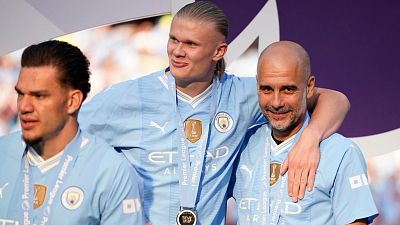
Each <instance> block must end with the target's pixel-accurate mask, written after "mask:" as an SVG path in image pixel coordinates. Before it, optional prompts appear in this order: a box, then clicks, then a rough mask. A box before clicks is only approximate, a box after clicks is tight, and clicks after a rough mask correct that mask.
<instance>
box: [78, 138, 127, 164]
mask: <svg viewBox="0 0 400 225" xmlns="http://www.w3.org/2000/svg"><path fill="white" fill-rule="evenodd" d="M85 143H86V146H83V147H82V145H84V144H85ZM81 147H82V151H81V154H80V155H81V156H82V157H83V159H84V160H88V161H91V163H94V164H97V165H101V168H100V167H98V169H102V170H108V169H111V168H122V167H129V168H130V167H131V166H130V164H129V162H128V161H127V159H126V158H125V156H123V154H122V153H121V152H117V151H116V150H115V149H114V148H113V147H111V146H110V145H109V144H108V143H106V142H105V140H103V139H102V138H100V137H98V136H94V135H92V134H90V133H88V132H86V131H82V143H81Z"/></svg>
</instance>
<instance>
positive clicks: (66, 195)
mask: <svg viewBox="0 0 400 225" xmlns="http://www.w3.org/2000/svg"><path fill="white" fill-rule="evenodd" d="M79 142H80V143H79ZM74 145H75V146H79V148H80V149H79V152H78V155H77V158H76V161H74V163H72V164H73V165H72V164H71V166H69V167H68V169H67V170H66V173H65V180H63V182H62V183H58V184H59V186H58V187H57V188H58V191H57V192H53V190H54V189H55V188H56V185H55V183H56V181H55V180H54V179H52V180H49V177H52V175H53V174H54V173H56V174H58V175H57V178H60V174H61V173H60V171H61V168H63V169H64V168H67V167H64V165H65V161H63V162H64V164H62V163H63V162H61V161H58V162H55V163H56V164H62V167H61V166H60V167H61V168H60V167H58V166H51V168H50V169H48V170H45V172H44V171H42V170H41V169H39V167H34V166H30V173H31V174H30V177H31V179H30V180H31V181H30V183H29V184H30V185H29V186H31V185H35V186H40V187H39V188H38V189H36V187H35V191H34V192H35V195H34V197H33V199H34V200H32V203H31V204H32V205H31V208H35V209H33V210H31V211H30V216H29V218H30V221H31V222H30V224H31V225H32V224H41V223H40V221H42V218H43V211H46V210H43V209H44V208H41V207H44V205H46V204H47V203H48V200H49V198H53V201H52V204H51V210H50V212H51V213H50V215H49V217H48V218H49V221H48V222H47V223H46V224H56V225H63V224H65V225H67V224H68V225H82V224H85V225H100V224H101V225H107V224H108V225H115V224H126V225H128V224H129V225H134V224H135V225H136V224H145V221H144V214H143V210H142V202H141V199H140V188H139V184H138V179H139V177H138V176H137V174H136V172H135V171H134V170H133V169H132V166H131V165H130V163H129V162H128V161H127V160H126V158H125V156H124V155H123V154H121V153H118V152H116V151H115V150H113V149H112V148H111V147H109V145H107V144H106V142H104V141H103V140H101V139H99V138H96V137H94V136H93V135H91V134H88V133H86V132H82V131H78V133H77V135H76V137H75V138H74V139H73V140H72V142H71V143H70V144H69V145H68V146H67V147H66V149H68V148H71V146H74ZM24 152H25V145H24V143H23V141H22V139H21V133H20V132H17V133H13V134H10V135H7V136H3V137H1V138H0V154H1V155H2V157H1V158H0V186H1V193H0V224H7V225H23V224H24V222H23V216H22V214H23V209H22V205H23V204H21V197H20V196H21V195H22V193H15V192H19V190H22V188H23V187H21V186H23V185H24V184H25V183H24V182H23V181H22V180H20V179H19V173H20V171H21V168H22V167H21V163H22V162H24V160H25V159H26V158H27V155H26V154H24ZM28 165H31V164H28ZM52 194H55V196H52ZM50 196H51V197H50ZM33 202H35V204H36V206H37V207H36V206H35V207H33V206H34V203H33ZM46 215H47V214H46Z"/></svg>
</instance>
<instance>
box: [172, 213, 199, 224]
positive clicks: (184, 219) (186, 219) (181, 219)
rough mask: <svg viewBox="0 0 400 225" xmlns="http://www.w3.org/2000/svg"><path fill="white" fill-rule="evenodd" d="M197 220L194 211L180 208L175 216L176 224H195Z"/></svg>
mask: <svg viewBox="0 0 400 225" xmlns="http://www.w3.org/2000/svg"><path fill="white" fill-rule="evenodd" d="M196 222H197V216H196V213H194V211H192V210H188V209H185V210H181V211H179V212H178V215H177V216H176V223H177V224H178V225H195V224H196Z"/></svg>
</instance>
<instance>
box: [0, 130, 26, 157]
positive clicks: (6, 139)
mask: <svg viewBox="0 0 400 225" xmlns="http://www.w3.org/2000/svg"><path fill="white" fill-rule="evenodd" d="M24 150H25V143H24V141H23V140H22V137H21V132H14V133H11V134H8V135H4V136H1V137H0V154H1V158H3V159H4V158H13V159H18V160H19V159H20V158H21V156H22V154H23V152H24Z"/></svg>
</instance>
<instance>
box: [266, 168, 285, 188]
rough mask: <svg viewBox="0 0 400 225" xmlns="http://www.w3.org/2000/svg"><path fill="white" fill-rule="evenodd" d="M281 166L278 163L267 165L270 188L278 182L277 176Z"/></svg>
mask: <svg viewBox="0 0 400 225" xmlns="http://www.w3.org/2000/svg"><path fill="white" fill-rule="evenodd" d="M281 166H282V164H281V163H279V162H272V163H271V164H270V165H269V167H270V168H269V171H270V175H269V178H270V179H269V185H270V186H272V185H274V184H275V183H276V182H278V180H279V174H280V172H281Z"/></svg>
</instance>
